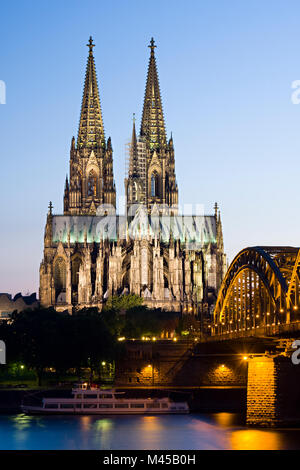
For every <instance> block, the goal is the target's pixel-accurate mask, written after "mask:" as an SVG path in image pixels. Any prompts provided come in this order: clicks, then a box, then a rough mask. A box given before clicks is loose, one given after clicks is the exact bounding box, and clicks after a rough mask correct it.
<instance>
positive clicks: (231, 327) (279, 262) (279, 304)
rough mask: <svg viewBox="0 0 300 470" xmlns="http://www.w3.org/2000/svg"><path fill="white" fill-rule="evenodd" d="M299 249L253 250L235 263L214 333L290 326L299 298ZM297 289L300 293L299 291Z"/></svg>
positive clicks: (217, 312)
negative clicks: (283, 324) (287, 324)
mask: <svg viewBox="0 0 300 470" xmlns="http://www.w3.org/2000/svg"><path fill="white" fill-rule="evenodd" d="M299 253H300V250H299V249H298V248H294V247H260V246H255V247H250V248H245V249H243V250H241V251H240V252H239V253H238V254H237V256H236V257H235V258H234V260H233V261H232V263H231V265H230V267H229V268H228V271H227V273H226V276H225V278H224V280H223V282H222V285H221V287H220V290H219V293H218V298H217V302H216V306H215V310H214V319H213V325H212V332H213V334H226V333H232V332H242V331H246V330H255V329H256V328H259V327H262V326H270V325H274V324H279V323H289V322H290V319H291V310H292V313H293V314H294V315H295V314H296V313H298V312H296V311H297V310H298V306H299V307H300V305H299V304H300V299H299V284H300V281H299V267H300V255H299ZM297 289H298V292H297Z"/></svg>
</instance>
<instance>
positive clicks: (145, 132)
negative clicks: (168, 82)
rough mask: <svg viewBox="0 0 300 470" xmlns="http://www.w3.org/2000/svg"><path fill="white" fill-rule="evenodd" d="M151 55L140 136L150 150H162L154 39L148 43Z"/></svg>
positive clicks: (162, 116) (164, 142) (163, 138)
mask: <svg viewBox="0 0 300 470" xmlns="http://www.w3.org/2000/svg"><path fill="white" fill-rule="evenodd" d="M148 47H150V49H151V53H150V59H149V66H148V76H147V83H146V90H145V98H144V107H143V116H142V123H141V136H142V137H145V138H146V140H147V142H148V145H149V147H150V149H156V148H162V147H164V146H165V145H166V129H165V123H164V115H163V108H162V102H161V96H160V89H159V80H158V73H157V66H156V59H155V55H154V49H155V48H156V46H155V43H154V39H153V38H151V41H150V46H148Z"/></svg>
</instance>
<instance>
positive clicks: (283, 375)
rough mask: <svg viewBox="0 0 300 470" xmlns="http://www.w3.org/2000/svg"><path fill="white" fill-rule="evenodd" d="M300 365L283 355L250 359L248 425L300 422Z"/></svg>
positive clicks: (277, 425) (294, 423) (280, 424)
mask: <svg viewBox="0 0 300 470" xmlns="http://www.w3.org/2000/svg"><path fill="white" fill-rule="evenodd" d="M299 405H300V365H299V366H298V365H294V364H293V363H292V361H291V358H290V357H287V356H284V355H274V356H267V355H266V356H259V357H255V356H254V357H253V358H250V359H249V362H248V380H247V425H249V426H260V427H280V426H283V427H285V426H289V425H296V424H298V425H299V423H300V406H299Z"/></svg>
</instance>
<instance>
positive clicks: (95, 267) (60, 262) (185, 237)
mask: <svg viewBox="0 0 300 470" xmlns="http://www.w3.org/2000/svg"><path fill="white" fill-rule="evenodd" d="M88 47H89V55H88V60H87V68H86V75H85V83H84V91H83V99H82V106H81V115H80V123H79V130H78V137H77V141H75V138H74V137H73V138H72V141H71V149H70V173H69V178H68V177H67V178H66V183H65V190H64V200H63V207H64V213H63V214H61V215H59V214H54V213H53V211H52V204H51V203H50V205H49V211H48V215H47V222H46V227H45V236H44V255H43V260H42V262H41V265H40V302H41V305H42V306H45V307H47V306H54V307H55V308H56V309H57V310H59V311H63V310H68V311H69V312H70V313H72V312H73V311H74V310H76V309H80V308H84V307H97V308H98V309H99V310H101V308H102V306H103V304H104V303H105V302H106V300H107V299H108V297H110V296H112V295H124V294H128V293H134V294H137V295H139V296H141V297H143V299H144V303H145V304H146V305H148V306H149V307H152V308H162V309H165V310H174V311H178V312H182V313H191V314H198V313H200V312H209V309H210V308H211V307H212V305H213V304H214V301H215V299H216V296H217V292H218V289H219V287H220V285H221V282H222V279H223V277H224V274H225V271H226V257H225V254H224V248H223V234H222V225H221V220H220V212H219V211H218V208H217V205H215V211H214V214H212V215H184V214H183V215H180V214H179V210H178V187H177V182H176V174H175V153H174V144H173V138H172V136H171V138H170V139H169V140H167V136H166V128H165V120H164V115H163V107H162V100H161V94H160V87H159V80H158V72H157V65H156V58H155V47H156V46H155V43H154V40H153V39H152V40H151V42H150V46H149V48H150V59H149V66H148V73H147V82H146V90H145V97H144V106H143V113H142V121H141V127H140V133H139V135H137V132H136V127H135V119H134V122H133V130H132V138H131V142H130V144H129V152H128V154H129V156H128V168H127V174H126V177H125V195H126V211H125V215H122V216H121V215H117V214H116V188H115V183H114V175H113V150H112V143H111V138H110V137H109V138H108V139H107V140H106V139H105V134H104V126H103V118H102V110H101V104H100V96H99V89H98V83H97V76H96V68H95V61H94V55H93V47H94V44H93V41H92V38H90V40H89V44H88Z"/></svg>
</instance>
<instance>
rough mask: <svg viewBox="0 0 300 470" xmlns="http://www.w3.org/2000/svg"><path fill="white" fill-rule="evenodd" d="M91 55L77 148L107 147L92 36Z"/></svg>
mask: <svg viewBox="0 0 300 470" xmlns="http://www.w3.org/2000/svg"><path fill="white" fill-rule="evenodd" d="M87 46H88V48H89V56H88V60H87V66H86V74H85V83H84V91H83V98H82V105H81V114H80V122H79V130H78V139H77V148H79V149H80V148H82V147H87V148H97V147H99V146H103V147H105V135H104V127H103V120H102V111H101V105H100V98H99V90H98V83H97V75H96V68H95V61H94V56H93V47H95V44H93V39H92V37H91V36H90V39H89V43H88V44H87Z"/></svg>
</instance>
